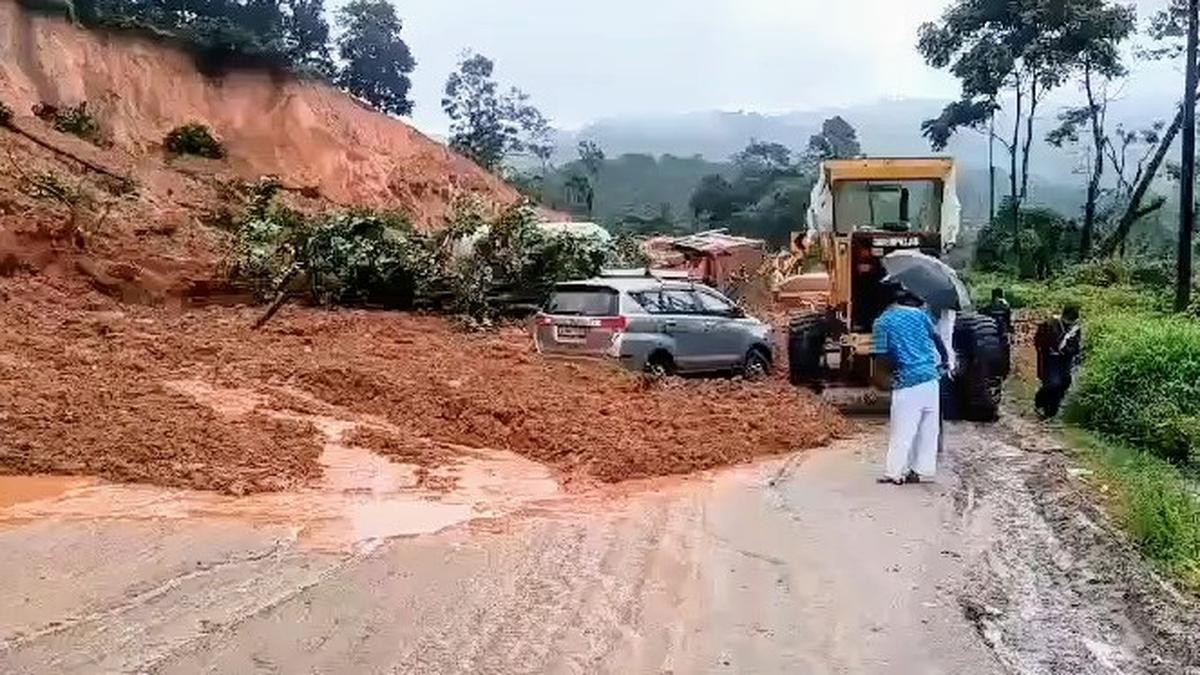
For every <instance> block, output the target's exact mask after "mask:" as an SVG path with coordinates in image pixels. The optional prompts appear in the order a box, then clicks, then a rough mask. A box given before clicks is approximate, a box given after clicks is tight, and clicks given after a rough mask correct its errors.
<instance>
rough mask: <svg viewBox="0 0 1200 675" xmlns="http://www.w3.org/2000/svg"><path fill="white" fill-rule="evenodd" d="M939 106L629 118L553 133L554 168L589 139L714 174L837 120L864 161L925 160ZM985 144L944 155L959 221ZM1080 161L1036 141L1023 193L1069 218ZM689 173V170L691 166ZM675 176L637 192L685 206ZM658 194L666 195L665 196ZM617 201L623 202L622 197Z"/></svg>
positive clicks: (1148, 112)
mask: <svg viewBox="0 0 1200 675" xmlns="http://www.w3.org/2000/svg"><path fill="white" fill-rule="evenodd" d="M944 103H945V102H944V101H938V100H931V99H909V100H893V101H880V102H878V103H873V104H869V105H858V106H852V107H847V108H829V109H823V110H814V111H806V112H792V113H784V114H778V115H767V114H762V113H754V112H718V111H708V112H694V113H680V114H676V115H655V116H636V117H635V116H629V117H615V118H608V119H602V120H599V121H597V122H594V123H592V124H589V125H587V126H585V127H583V128H582V129H579V130H575V131H561V132H559V138H558V151H557V155H556V157H555V162H556V163H559V164H562V163H566V162H570V161H571V160H572V159H575V156H574V152H575V146H576V144H577V143H578V142H579V141H581V140H590V141H594V142H596V143H597V144H599V145H600V147H602V148H603V149H604V151H605V152H606V153H607V154H608V156H609V157H611V158H616V157H619V156H621V155H623V154H638V155H650V156H652V157H658V156H661V155H670V156H674V157H688V158H693V157H696V156H700V157H703V159H705V160H708V162H710V163H712V164H713V169H714V172H716V171H720V167H717V166H716V165H718V164H724V163H726V162H727V160H728V158H729V157H730V156H731V155H732V154H734V153H735V152H737V151H739V150H741V149H742V148H744V147H745V146H746V144H747V143H749V142H750V140H751V139H756V140H760V141H773V142H777V143H782V144H784V145H786V146H788V147H790V148H792V149H794V150H800V149H803V148H804V146H805V145H806V144H807V142H808V138H809V137H810V136H811V135H812V134H814V133H815V132H817V131H818V130H819V129H820V125H821V122H822V120H824V119H826V118H828V117H831V116H833V115H841V116H842V117H843V118H845V119H846V120H847V121H848V122H850V123H851V124H852V125H853V126H854V127H855V128H856V129H857V130H858V134H859V139H860V140H861V142H862V147H863V149H864V151H865V152H866V153H867V154H870V155H876V156H881V155H901V156H912V155H929V154H934V153H933V152H932V151H931V150H930V148H929V144H928V143H927V141H926V140H925V139H924V138H923V137H922V136H921V132H920V129H921V122H922V121H923V120H925V119H928V118H930V117H933V116H935V115H937V114H938V113H939V112H940V110H941V108H942V106H943V105H944ZM1158 103H1159V105H1156V106H1142V107H1141V108H1140V109H1135V108H1133V106H1131V105H1129V104H1126V105H1124V106H1122V108H1124V109H1122V110H1120V111H1118V115H1119V117H1118V118H1127V119H1131V120H1133V121H1134V122H1135V123H1145V122H1147V121H1149V120H1151V119H1155V118H1156V117H1159V118H1161V117H1163V116H1164V115H1163V114H1159V113H1162V112H1169V108H1167V109H1166V110H1164V111H1159V110H1158V108H1163V107H1164V105H1165V104H1162V103H1161V102H1158ZM1058 109H1059V108H1058V107H1057V106H1054V105H1047V106H1046V108H1045V115H1044V116H1042V118H1041V120H1040V122H1039V124H1038V126H1037V130H1036V132H1035V133H1036V134H1037V136H1038V137H1039V138H1040V137H1044V135H1045V133H1046V132H1047V131H1048V130H1049V129H1051V128H1052V127H1053V125H1054V124H1055V121H1056V120H1055V116H1056V115H1057V113H1058ZM987 152H988V148H987V138H986V136H985V135H984V134H983V133H978V132H974V131H969V130H968V131H963V132H961V133H959V134H958V135H957V136H956V137H955V138H954V140H953V141H952V142H951V144H950V147H949V148H948V149H947V150H946V154H952V155H954V156H955V157H956V158H957V159H958V161H959V163H960V186H959V193H960V197H961V198H962V200H963V206H964V215H965V216H966V217H967V218H969V219H971V220H976V219H978V218H980V217H983V216H984V215H985V214H986V212H987V201H988V200H987ZM996 153H997V155H996V163H997V166H998V170H997V181H998V185H997V193H998V194H1000V195H1003V194H1004V193H1005V192H1006V190H1007V186H1006V184H1005V181H1007V177H1008V172H1007V167H1006V166H1005V162H1006V160H1007V155H1006V154H1005V153H1004V149H1003V147H1002V146H1001V145H999V144H997V146H996ZM1082 161H1083V159H1082V157H1081V156H1080V154H1079V153H1077V152H1076V151H1074V150H1073V149H1071V148H1069V147H1068V148H1063V149H1060V148H1055V147H1052V146H1050V145H1047V144H1045V143H1038V145H1037V146H1035V150H1034V153H1033V161H1032V166H1031V171H1030V174H1031V178H1030V191H1031V196H1032V198H1033V200H1034V201H1035V202H1037V203H1039V204H1043V205H1045V206H1050V207H1052V208H1054V209H1056V210H1058V211H1061V212H1063V213H1064V214H1066V215H1069V216H1075V215H1076V212H1077V211H1078V209H1079V205H1080V204H1081V203H1082V192H1083V182H1084V179H1083V176H1082V175H1080V174H1079V167H1080V165H1081V163H1082ZM692 168H693V169H695V168H696V166H695V164H693V167H692ZM678 178H679V176H678V175H676V176H674V177H673V179H672V180H671V181H670V183H671V185H670V188H669V189H667V188H665V187H663V188H658V187H653V186H646V187H644V188H643V192H650V193H654V199H655V201H654V202H652V203H658V202H669V203H671V204H672V208H674V209H676V211H677V212H678V209H679V208H680V207H682V206H684V205H685V204H686V201H687V195H686V194H681V193H679V192H678V190H679V184H680V181H679V180H678ZM666 193H670V194H669V195H667V194H666ZM622 201H623V202H625V201H628V200H625V199H623V200H622ZM598 203H603V206H602V211H603V212H604V214H605V215H611V214H614V213H616V212H619V211H620V210H621V209H622V208H624V207H625V206H626V204H624V203H612V202H610V201H608V200H605V199H603V198H602V197H601V196H600V195H598Z"/></svg>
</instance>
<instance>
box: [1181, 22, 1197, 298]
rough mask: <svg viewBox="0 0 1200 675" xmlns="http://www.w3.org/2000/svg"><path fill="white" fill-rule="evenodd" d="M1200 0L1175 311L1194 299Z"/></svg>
mask: <svg viewBox="0 0 1200 675" xmlns="http://www.w3.org/2000/svg"><path fill="white" fill-rule="evenodd" d="M1197 10H1200V0H1188V10H1187V48H1186V52H1185V55H1184V58H1185V59H1186V70H1185V75H1184V89H1183V142H1182V143H1181V145H1182V146H1183V156H1182V158H1181V162H1180V163H1181V165H1182V170H1181V172H1180V177H1179V253H1178V256H1179V258H1178V261H1177V262H1178V275H1177V277H1176V280H1175V311H1177V312H1182V311H1184V310H1186V309H1187V308H1188V305H1189V304H1191V299H1192V255H1193V250H1192V247H1193V241H1194V236H1193V235H1194V232H1195V228H1196V95H1195V92H1196V79H1197V63H1196V57H1197V44H1196V42H1197V32H1198V31H1200V16H1198V15H1197Z"/></svg>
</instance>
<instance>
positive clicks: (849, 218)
mask: <svg viewBox="0 0 1200 675" xmlns="http://www.w3.org/2000/svg"><path fill="white" fill-rule="evenodd" d="M819 171H820V175H819V177H818V180H817V183H816V186H815V187H814V188H813V192H812V199H811V202H810V206H809V210H808V218H807V220H808V223H807V224H808V230H807V232H804V233H796V234H794V235H793V247H792V254H791V255H790V256H788V257H786V258H784V259H781V260H780V261H779V263H778V265H777V270H776V281H775V283H774V294H775V299H776V302H777V303H779V304H781V305H783V306H790V307H793V308H795V311H794V313H792V314H791V315H790V316H789V322H788V334H787V354H788V364H789V377H790V379H791V381H792V383H793V384H796V385H799V386H808V387H811V388H812V389H814V390H816V391H819V392H821V394H822V395H823V396H824V397H825V398H826V399H827V400H829V401H830V402H831V403H834V404H835V405H837V406H838V407H840V408H842V409H844V410H847V411H851V412H854V411H862V412H867V411H878V410H880V409H881V407H882V405H883V404H885V403H886V402H887V401H888V400H889V396H888V393H887V392H886V391H884V390H882V389H881V387H880V386H879V385H878V384H877V382H879V381H881V380H883V379H885V378H881V377H879V375H880V374H881V373H880V372H878V366H877V364H876V362H875V359H874V357H873V356H872V354H871V342H872V339H871V337H872V336H871V328H872V325H873V324H874V322H875V319H876V318H878V316H879V315H880V314H881V313H882V312H883V310H884V309H886V308H887V305H888V304H889V302H890V292H889V290H888V288H887V287H886V285H885V284H884V283H883V282H884V277H885V272H884V268H883V258H884V257H885V256H887V255H888V254H889V253H892V252H893V251H898V250H904V249H917V250H920V251H921V252H923V253H925V254H927V255H930V256H933V257H941V256H942V255H943V254H944V253H945V252H946V251H948V250H949V249H950V247H952V246H953V245H954V243H955V241H956V239H957V236H958V230H959V224H960V217H961V206H960V204H959V201H958V195H957V192H956V191H955V174H956V172H955V165H954V160H953V159H950V158H945V157H920V158H859V159H834V160H827V161H825V162H823V163H822V164H821V165H820V170H819ZM806 265H808V266H810V267H817V268H818V269H816V270H815V271H806V270H805V266H806ZM1004 339H1005V338H1004V337H1003V335H1002V333H1001V332H1000V328H999V327H998V326H997V324H996V322H995V320H994V319H992V318H990V317H987V316H983V315H981V314H977V313H974V312H969V311H964V312H960V313H959V314H958V317H957V319H956V322H955V325H954V334H953V344H952V345H947V347H949V348H952V349H954V350H955V351H956V353H957V356H958V368H957V370H956V372H955V373H954V376H953V378H951V379H950V380H949V382H948V384H944V386H943V392H942V399H943V409H944V410H945V411H946V416H947V418H948V419H968V420H974V421H992V420H994V419H996V417H997V414H998V409H999V405H1000V397H1001V391H1002V386H1001V385H1002V383H1003V374H1004V373H1007V372H1008V369H1007V367H1006V366H1007V364H1006V363H1005V361H1006V360H1007V358H1008V349H1007V348H1006V345H1005V344H1004Z"/></svg>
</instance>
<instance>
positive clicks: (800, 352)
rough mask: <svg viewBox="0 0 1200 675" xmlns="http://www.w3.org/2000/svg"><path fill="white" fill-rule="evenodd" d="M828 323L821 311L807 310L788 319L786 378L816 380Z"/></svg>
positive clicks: (803, 381)
mask: <svg viewBox="0 0 1200 675" xmlns="http://www.w3.org/2000/svg"><path fill="white" fill-rule="evenodd" d="M828 333H829V326H828V322H827V320H826V318H825V314H824V313H822V312H808V313H805V314H798V315H796V316H794V317H792V319H791V321H789V322H788V342H787V353H788V379H789V380H790V381H791V383H792V384H794V385H797V386H799V385H806V384H807V385H812V384H819V383H820V380H821V357H822V356H824V354H825V338H826V337H827V336H828Z"/></svg>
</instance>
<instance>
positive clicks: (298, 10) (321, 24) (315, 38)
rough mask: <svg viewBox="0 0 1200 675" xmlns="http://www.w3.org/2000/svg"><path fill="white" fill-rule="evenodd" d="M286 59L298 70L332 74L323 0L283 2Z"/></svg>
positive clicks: (291, 0)
mask: <svg viewBox="0 0 1200 675" xmlns="http://www.w3.org/2000/svg"><path fill="white" fill-rule="evenodd" d="M284 7H285V9H286V15H285V23H284V28H285V33H286V38H285V40H286V41H287V49H288V58H289V60H290V61H291V63H292V66H293V67H295V68H297V69H298V70H308V71H312V72H316V73H318V74H320V75H323V76H325V77H331V76H333V75H334V71H335V69H334V65H333V59H332V58H330V55H329V22H328V21H326V20H325V0H287V1H286V2H285V3H284Z"/></svg>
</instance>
